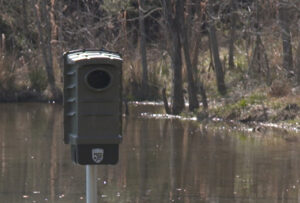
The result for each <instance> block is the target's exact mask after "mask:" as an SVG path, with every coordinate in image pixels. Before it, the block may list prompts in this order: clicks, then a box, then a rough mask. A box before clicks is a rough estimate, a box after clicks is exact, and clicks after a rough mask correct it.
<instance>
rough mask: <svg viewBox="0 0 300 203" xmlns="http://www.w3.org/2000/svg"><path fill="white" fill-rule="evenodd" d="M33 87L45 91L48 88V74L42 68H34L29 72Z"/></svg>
mask: <svg viewBox="0 0 300 203" xmlns="http://www.w3.org/2000/svg"><path fill="white" fill-rule="evenodd" d="M28 77H29V80H30V84H31V88H32V89H34V90H36V91H37V92H43V91H44V90H45V89H46V88H47V85H48V83H47V75H46V73H45V70H43V69H42V68H33V69H32V70H30V72H29V74H28Z"/></svg>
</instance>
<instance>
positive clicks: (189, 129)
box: [0, 104, 300, 203]
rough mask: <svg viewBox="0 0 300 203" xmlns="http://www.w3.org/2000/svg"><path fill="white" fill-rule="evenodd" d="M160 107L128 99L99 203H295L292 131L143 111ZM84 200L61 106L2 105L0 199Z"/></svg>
mask: <svg viewBox="0 0 300 203" xmlns="http://www.w3.org/2000/svg"><path fill="white" fill-rule="evenodd" d="M161 110H162V107H160V106H149V105H148V106H147V105H142V106H139V105H131V106H130V112H131V115H130V116H129V117H126V118H125V117H124V118H123V135H124V138H123V142H122V144H121V145H120V158H119V163H118V164H117V165H114V166H99V167H98V177H97V180H98V199H99V200H98V202H118V203H122V202H124V203H125V202H126V203H127V202H141V203H142V202H147V203H148V202H149V203H150V202H153V203H154V202H155V203H163V202H187V203H193V202H195V203H196V202H197V203H201V202H212V203H219V202H220V203H227V202H228V203H232V202H245V203H246V202H249V203H252V202H253V203H259V202H270V203H281V202H300V143H299V142H298V137H297V136H298V135H297V134H296V133H295V134H287V132H285V131H283V130H281V131H275V130H273V131H270V130H267V131H265V130H263V131H261V132H249V130H246V129H245V130H241V129H240V130H234V128H236V126H235V127H233V126H228V125H225V124H222V123H214V124H212V123H208V124H205V123H200V122H197V121H187V120H185V121H183V120H180V119H176V118H175V119H166V118H156V117H155V116H151V117H147V116H143V115H145V114H142V113H144V112H151V113H161V112H162V111H161ZM237 127H238V128H239V126H237ZM242 129H243V128H242ZM85 201H86V200H85V167H84V166H80V165H75V164H73V163H72V162H71V156H70V146H68V145H64V144H63V109H62V106H61V105H55V104H0V203H23V202H24V203H27V202H28V203H29V202H30V203H34V202H36V203H37V202H51V203H52V202H53V203H54V202H55V203H56V202H63V203H77V202H78V203H79V202H85Z"/></svg>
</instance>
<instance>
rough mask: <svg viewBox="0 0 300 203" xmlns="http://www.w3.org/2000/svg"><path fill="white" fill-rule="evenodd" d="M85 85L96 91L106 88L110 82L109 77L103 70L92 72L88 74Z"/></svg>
mask: <svg viewBox="0 0 300 203" xmlns="http://www.w3.org/2000/svg"><path fill="white" fill-rule="evenodd" d="M86 82H87V84H88V85H89V86H90V87H92V88H93V89H96V90H102V89H104V88H107V87H108V86H109V84H110V82H111V77H110V75H109V73H108V72H106V71H104V70H94V71H91V72H89V73H88V75H87V77H86Z"/></svg>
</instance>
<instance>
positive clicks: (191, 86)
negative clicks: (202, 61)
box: [178, 0, 199, 111]
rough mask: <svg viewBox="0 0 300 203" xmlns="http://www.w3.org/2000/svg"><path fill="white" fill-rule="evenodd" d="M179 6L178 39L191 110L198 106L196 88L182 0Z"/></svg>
mask: <svg viewBox="0 0 300 203" xmlns="http://www.w3.org/2000/svg"><path fill="white" fill-rule="evenodd" d="M179 3H180V6H179V11H178V12H179V20H178V21H179V25H181V26H180V39H181V45H182V47H183V52H184V58H185V65H186V70H187V76H188V97H189V110H190V111H193V110H194V109H197V108H199V103H198V99H197V88H196V85H195V82H194V77H193V66H192V62H191V58H190V48H189V42H188V37H187V33H186V30H187V26H186V25H185V20H184V1H183V0H179Z"/></svg>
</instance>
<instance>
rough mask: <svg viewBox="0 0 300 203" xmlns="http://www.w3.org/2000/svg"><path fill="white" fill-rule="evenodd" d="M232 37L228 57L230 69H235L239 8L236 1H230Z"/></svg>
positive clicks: (230, 37)
mask: <svg viewBox="0 0 300 203" xmlns="http://www.w3.org/2000/svg"><path fill="white" fill-rule="evenodd" d="M230 7H231V9H230V36H229V55H228V66H229V69H231V70H232V69H233V68H234V41H235V37H236V36H235V30H236V19H237V14H236V12H237V8H236V0H230Z"/></svg>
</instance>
